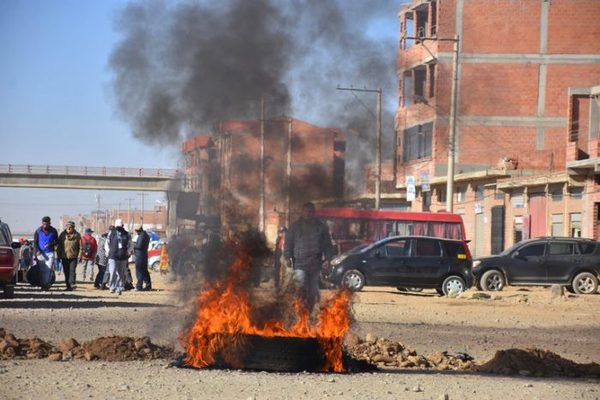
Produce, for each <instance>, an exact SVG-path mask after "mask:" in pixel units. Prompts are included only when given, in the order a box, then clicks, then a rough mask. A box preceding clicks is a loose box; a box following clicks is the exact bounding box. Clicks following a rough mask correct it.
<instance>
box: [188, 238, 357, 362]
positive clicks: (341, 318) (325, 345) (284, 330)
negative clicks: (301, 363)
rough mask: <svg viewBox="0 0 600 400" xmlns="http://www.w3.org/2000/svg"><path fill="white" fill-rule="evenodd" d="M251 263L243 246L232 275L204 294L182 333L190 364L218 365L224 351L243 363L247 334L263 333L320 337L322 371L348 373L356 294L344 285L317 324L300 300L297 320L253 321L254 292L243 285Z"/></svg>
mask: <svg viewBox="0 0 600 400" xmlns="http://www.w3.org/2000/svg"><path fill="white" fill-rule="evenodd" d="M251 264H252V257H250V256H249V255H248V252H247V251H243V249H242V251H239V250H238V252H237V254H236V258H235V260H234V262H233V264H232V265H231V267H230V273H229V275H228V276H227V277H226V278H225V279H223V280H220V281H217V282H215V283H214V284H212V285H211V286H209V287H207V288H205V289H203V290H202V291H201V292H200V293H199V294H198V296H197V312H196V318H195V322H194V324H193V325H192V327H191V328H190V329H189V330H188V331H187V332H186V333H185V334H184V336H183V337H182V338H181V340H182V346H183V347H184V348H185V350H186V353H187V358H186V364H187V365H190V366H193V367H196V368H204V367H208V366H211V365H214V364H215V361H216V357H217V356H218V357H221V358H222V359H223V360H224V361H225V362H226V363H227V364H228V365H231V366H233V367H235V368H243V362H242V361H241V359H240V356H239V353H240V352H239V351H238V349H239V348H240V347H239V346H243V336H244V335H258V336H264V337H296V338H315V339H317V340H318V341H319V343H320V345H321V348H322V349H323V353H324V355H325V364H324V365H323V366H322V370H323V371H335V372H343V371H344V366H343V362H342V344H343V340H344V336H345V335H346V332H347V331H348V329H349V327H350V312H349V310H350V300H351V293H350V292H349V291H347V290H342V291H339V292H336V293H335V294H334V295H333V296H331V298H329V299H327V300H326V301H324V302H323V304H322V305H321V308H320V310H319V315H318V317H317V318H316V322H315V323H313V324H311V322H310V315H309V313H308V312H307V311H306V309H305V308H304V307H303V306H302V303H301V302H300V301H299V300H296V301H295V302H294V303H293V305H292V306H291V310H290V311H291V312H292V314H293V319H294V321H295V323H294V324H293V325H291V326H286V324H285V323H284V321H282V320H270V321H267V322H261V323H260V326H258V325H257V322H255V321H253V320H252V311H253V310H252V307H251V302H250V293H249V292H248V289H246V288H245V287H244V285H243V283H244V282H245V281H247V279H248V277H249V270H250V265H251Z"/></svg>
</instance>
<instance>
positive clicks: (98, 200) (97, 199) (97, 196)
mask: <svg viewBox="0 0 600 400" xmlns="http://www.w3.org/2000/svg"><path fill="white" fill-rule="evenodd" d="M99 215H100V195H99V194H98V193H96V227H95V231H96V232H98V231H99V228H98V218H99Z"/></svg>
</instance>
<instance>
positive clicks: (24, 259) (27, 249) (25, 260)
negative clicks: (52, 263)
mask: <svg viewBox="0 0 600 400" xmlns="http://www.w3.org/2000/svg"><path fill="white" fill-rule="evenodd" d="M19 260H20V261H19V264H20V270H21V274H22V275H23V278H25V276H26V275H27V271H28V270H29V268H30V267H31V266H32V265H33V248H32V247H31V243H30V242H29V240H23V243H22V245H21V250H20V251H19Z"/></svg>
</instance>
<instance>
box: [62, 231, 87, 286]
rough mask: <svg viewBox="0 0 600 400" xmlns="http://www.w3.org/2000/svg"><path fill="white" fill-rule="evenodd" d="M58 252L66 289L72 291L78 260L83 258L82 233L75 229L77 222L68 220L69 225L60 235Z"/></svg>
mask: <svg viewBox="0 0 600 400" xmlns="http://www.w3.org/2000/svg"><path fill="white" fill-rule="evenodd" d="M56 254H57V256H58V258H60V260H61V261H62V265H63V270H64V273H65V283H66V284H67V289H66V290H68V291H71V290H73V289H74V288H75V277H76V276H77V260H78V259H79V258H81V235H80V234H79V232H77V231H76V230H75V222H73V221H69V222H67V227H66V228H65V230H64V231H62V232H61V233H60V235H59V236H58V245H57V246H56Z"/></svg>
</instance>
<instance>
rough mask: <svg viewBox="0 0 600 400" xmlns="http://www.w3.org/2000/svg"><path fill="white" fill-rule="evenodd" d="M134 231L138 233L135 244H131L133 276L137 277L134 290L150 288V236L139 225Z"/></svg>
mask: <svg viewBox="0 0 600 400" xmlns="http://www.w3.org/2000/svg"><path fill="white" fill-rule="evenodd" d="M135 232H136V233H137V234H138V237H137V240H136V241H135V245H134V246H133V255H134V256H135V276H136V279H137V282H136V284H135V290H136V291H139V290H152V282H151V281H150V273H149V272H148V246H149V245H150V236H149V235H148V233H146V231H145V230H144V227H143V226H141V225H140V226H139V227H138V228H137V229H136V230H135ZM144 283H146V288H145V289H144V288H143V286H144Z"/></svg>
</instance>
